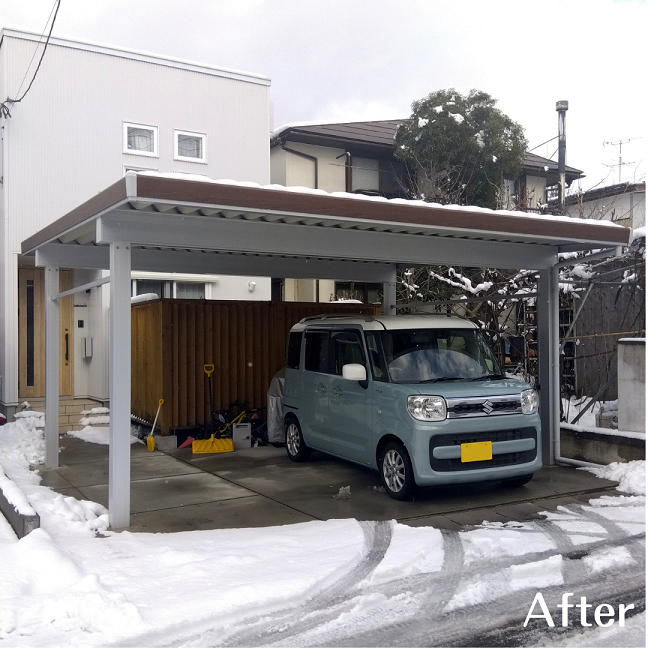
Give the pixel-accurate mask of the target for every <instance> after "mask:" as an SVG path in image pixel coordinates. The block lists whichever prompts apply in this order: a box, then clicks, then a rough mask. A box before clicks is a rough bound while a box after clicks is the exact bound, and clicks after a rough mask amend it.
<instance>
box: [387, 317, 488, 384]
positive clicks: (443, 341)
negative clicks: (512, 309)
mask: <svg viewBox="0 0 648 648" xmlns="http://www.w3.org/2000/svg"><path fill="white" fill-rule="evenodd" d="M381 339H382V343H383V349H384V353H385V359H386V361H387V367H388V369H389V375H390V377H391V380H392V381H394V382H400V383H407V382H413V383H418V382H434V381H437V380H478V379H482V378H484V377H488V376H494V377H496V376H500V377H501V371H500V370H499V367H498V366H497V361H496V360H495V358H494V357H493V355H492V353H491V351H490V349H489V348H488V345H487V344H486V342H485V341H484V338H483V336H482V334H481V333H480V332H479V331H476V330H473V329H416V330H393V331H384V332H382V333H381Z"/></svg>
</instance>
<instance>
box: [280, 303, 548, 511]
mask: <svg viewBox="0 0 648 648" xmlns="http://www.w3.org/2000/svg"><path fill="white" fill-rule="evenodd" d="M283 415H284V425H285V429H286V450H287V452H288V456H289V457H290V458H291V459H292V460H293V461H304V460H306V459H307V458H308V455H309V453H310V451H311V450H320V451H322V452H326V453H328V454H331V455H335V456H336V457H340V458H343V459H348V460H349V461H353V462H356V463H358V464H361V465H363V466H369V467H371V468H374V469H376V470H378V471H379V473H380V477H381V479H382V482H383V484H384V487H385V489H386V491H387V493H388V494H389V495H390V496H391V497H394V498H396V499H400V500H406V499H412V497H413V495H414V491H415V489H416V486H417V485H419V486H427V485H433V484H457V483H466V482H480V481H491V480H501V481H504V482H506V483H507V484H510V485H512V486H521V485H523V484H526V483H527V482H528V481H529V480H530V479H531V478H532V477H533V474H534V473H535V472H536V471H538V470H540V468H541V467H542V455H541V451H540V418H539V415H538V395H537V393H536V391H535V390H534V389H532V388H531V386H530V385H529V384H527V383H525V382H522V381H520V380H515V379H512V378H507V377H505V376H504V374H503V373H502V371H501V369H500V368H499V366H498V364H497V361H496V360H495V358H494V356H493V354H492V353H491V351H490V349H489V347H488V344H487V343H486V341H485V339H484V338H483V336H482V334H481V332H480V331H479V329H478V328H477V327H476V326H475V325H474V324H473V323H472V322H470V321H467V320H464V319H461V318H458V317H446V316H443V315H429V316H385V317H371V316H362V315H360V316H348V317H347V316H328V317H327V316H318V317H309V318H305V319H303V320H302V321H301V322H300V323H299V324H296V325H295V326H294V327H293V328H292V329H291V331H290V335H289V338H288V354H287V362H286V373H285V386H284V398H283Z"/></svg>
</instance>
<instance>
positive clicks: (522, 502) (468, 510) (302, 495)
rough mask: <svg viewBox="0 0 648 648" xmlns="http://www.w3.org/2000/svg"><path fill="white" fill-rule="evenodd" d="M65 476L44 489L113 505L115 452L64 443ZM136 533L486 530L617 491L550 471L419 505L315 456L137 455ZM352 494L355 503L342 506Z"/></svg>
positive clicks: (424, 494)
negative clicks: (365, 527)
mask: <svg viewBox="0 0 648 648" xmlns="http://www.w3.org/2000/svg"><path fill="white" fill-rule="evenodd" d="M61 447H62V449H61V455H60V467H59V468H58V469H55V470H41V475H42V477H43V484H44V485H46V486H51V487H52V488H54V489H55V490H56V491H58V492H60V493H61V494H63V495H66V496H72V497H75V498H77V499H88V500H93V501H95V502H99V503H101V504H103V505H104V506H107V505H108V446H102V445H97V444H92V443H87V442H85V441H81V440H79V439H76V438H73V437H69V436H65V437H62V438H61ZM131 481H132V484H131V513H132V515H131V527H130V530H131V531H143V532H159V533H164V532H175V531H192V530H195V529H222V528H240V527H263V526H275V525H283V524H294V523H297V522H307V521H310V520H328V519H332V518H355V519H357V520H390V519H395V520H398V521H399V522H402V523H404V524H408V525H411V526H434V527H438V528H445V529H458V528H460V527H462V526H464V525H473V524H480V523H481V522H483V521H484V520H488V521H493V522H507V521H510V520H525V519H531V518H533V517H535V516H536V515H537V514H538V513H539V512H540V511H547V510H555V509H556V508H557V507H558V506H560V505H565V504H570V503H574V502H583V501H585V502H586V501H588V500H589V499H592V498H593V497H598V496H600V495H601V494H604V492H605V491H609V490H613V489H614V487H615V486H616V483H615V482H610V481H607V480H604V479H599V478H597V477H595V476H594V475H592V474H590V473H588V472H585V471H582V470H577V469H575V468H573V467H566V466H553V467H546V468H544V469H543V470H541V471H540V472H539V473H537V474H536V476H535V477H534V478H533V480H531V482H530V483H529V484H527V485H526V486H523V487H520V488H510V487H505V486H502V485H501V484H497V483H493V484H478V485H471V486H461V487H457V486H453V487H434V488H424V489H419V492H418V493H417V496H416V499H415V500H414V501H412V502H398V501H396V500H393V499H391V498H390V497H388V496H387V495H386V494H385V493H383V492H380V490H378V489H379V488H380V480H379V478H378V473H376V472H374V471H371V470H368V469H366V468H362V467H359V466H356V465H353V464H350V463H346V462H344V461H339V460H336V459H333V458H331V457H328V456H325V455H323V454H320V453H316V452H314V453H313V454H312V455H311V458H310V460H309V461H308V462H306V463H303V464H295V463H293V462H291V461H290V460H289V459H288V457H287V456H286V452H285V449H283V448H274V447H272V446H265V447H259V448H250V449H246V450H237V451H236V452H234V453H228V454H218V455H193V454H192V453H191V450H190V449H185V450H175V451H173V452H169V453H162V452H159V451H157V450H156V451H154V452H149V451H148V450H147V449H146V446H144V445H141V444H139V443H136V444H133V446H131ZM343 486H350V487H351V497H350V498H349V499H341V500H338V499H334V495H336V494H337V493H338V491H339V489H340V488H341V487H343Z"/></svg>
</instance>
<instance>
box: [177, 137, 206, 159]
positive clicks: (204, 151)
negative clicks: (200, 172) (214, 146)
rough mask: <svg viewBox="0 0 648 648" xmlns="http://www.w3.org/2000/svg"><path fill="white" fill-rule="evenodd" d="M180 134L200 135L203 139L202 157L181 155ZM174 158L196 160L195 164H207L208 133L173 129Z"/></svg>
mask: <svg viewBox="0 0 648 648" xmlns="http://www.w3.org/2000/svg"><path fill="white" fill-rule="evenodd" d="M179 135H188V136H189V137H200V139H201V140H202V157H200V158H194V157H187V156H185V155H180V154H179V153H178V144H179V137H178V136H179ZM173 159H174V160H178V161H179V162H194V163H195V164H207V135H206V134H205V133H196V132H194V131H186V130H178V129H174V130H173Z"/></svg>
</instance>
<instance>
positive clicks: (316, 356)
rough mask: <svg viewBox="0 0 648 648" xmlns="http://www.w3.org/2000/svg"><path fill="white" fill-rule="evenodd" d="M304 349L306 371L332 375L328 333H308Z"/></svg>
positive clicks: (305, 336)
mask: <svg viewBox="0 0 648 648" xmlns="http://www.w3.org/2000/svg"><path fill="white" fill-rule="evenodd" d="M304 338H305V340H306V344H305V349H304V369H305V370H306V371H317V372H318V373H331V370H330V350H329V347H330V335H329V332H328V331H306V333H305V335H304Z"/></svg>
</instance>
